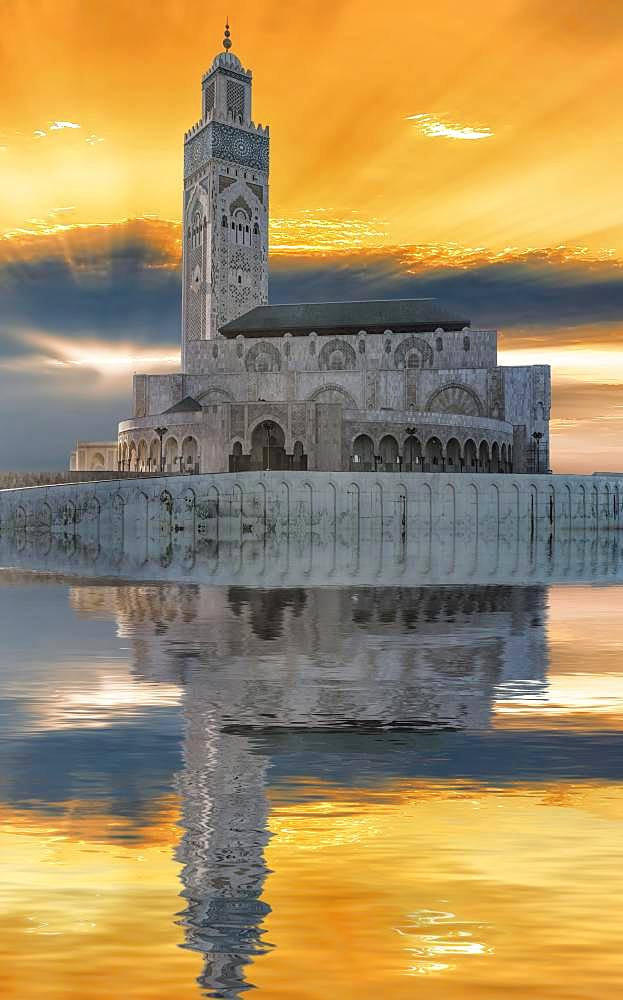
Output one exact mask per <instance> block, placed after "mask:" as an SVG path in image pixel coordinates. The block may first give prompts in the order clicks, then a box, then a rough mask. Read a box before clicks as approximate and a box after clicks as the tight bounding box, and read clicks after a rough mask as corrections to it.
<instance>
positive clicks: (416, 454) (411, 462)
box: [402, 434, 423, 472]
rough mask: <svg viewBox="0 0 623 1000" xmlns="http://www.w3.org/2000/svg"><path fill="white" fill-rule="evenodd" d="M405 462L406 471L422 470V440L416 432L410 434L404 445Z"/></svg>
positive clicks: (403, 464)
mask: <svg viewBox="0 0 623 1000" xmlns="http://www.w3.org/2000/svg"><path fill="white" fill-rule="evenodd" d="M402 456H403V463H402V467H403V469H404V470H405V472H422V470H423V464H422V442H421V441H420V439H419V438H418V437H416V435H415V434H410V435H409V436H408V437H407V438H406V439H405V442H404V445H403V447H402Z"/></svg>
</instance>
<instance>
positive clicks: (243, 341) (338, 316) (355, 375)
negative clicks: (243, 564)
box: [76, 29, 551, 474]
mask: <svg viewBox="0 0 623 1000" xmlns="http://www.w3.org/2000/svg"><path fill="white" fill-rule="evenodd" d="M252 83H253V81H252V73H251V71H250V70H247V69H245V68H244V67H243V66H242V64H241V62H240V60H239V59H238V58H237V56H235V55H234V54H233V53H232V52H231V38H230V35H229V29H227V30H226V33H225V40H224V51H223V52H221V53H220V54H219V55H217V56H216V58H215V59H214V61H213V63H212V65H211V67H210V69H209V70H208V71H207V72H206V73H205V74H204V76H203V79H202V87H201V101H202V104H201V118H200V120H199V121H198V122H197V123H196V124H195V125H193V126H192V128H191V129H190V130H189V131H188V132H187V133H186V135H185V137H184V206H183V241H182V242H183V261H182V286H183V287H182V303H183V307H182V365H181V371H180V372H179V373H175V374H165V375H162V374H158V375H148V374H139V375H135V377H134V394H133V395H134V398H133V415H132V417H131V419H129V420H124V421H123V422H122V423H121V424H120V425H119V433H118V441H117V456H116V459H117V465H118V468H119V469H120V470H121V471H124V472H132V471H134V472H146V473H148V472H152V473H153V472H166V473H169V474H171V473H178V474H179V473H197V472H227V471H231V472H244V471H259V470H292V471H296V470H310V471H349V470H350V471H352V472H375V471H384V472H390V471H396V472H401V471H402V472H443V471H445V472H468V473H475V472H500V473H507V472H508V473H510V472H513V473H521V472H546V471H548V468H549V412H550V398H551V397H550V370H549V367H548V366H545V365H533V366H501V365H499V364H498V358H497V332H496V331H495V330H483V329H477V328H473V327H472V325H471V322H470V320H469V319H468V318H467V317H465V316H463V315H459V314H458V313H456V312H454V311H452V310H449V309H447V308H445V307H444V306H443V305H442V304H441V303H439V302H438V301H437V300H435V299H409V300H385V301H357V302H315V303H302V304H294V305H292V304H269V302H268V277H269V275H268V234H269V151H270V135H269V129H268V127H264V126H262V125H256V124H255V123H254V121H253V117H252ZM83 453H84V455H85V456H87V455H88V454H89V452H88V447H87V446H84V452H83ZM76 454H78V453H76ZM98 456H99V453H98ZM100 457H101V456H100ZM76 464H79V463H76Z"/></svg>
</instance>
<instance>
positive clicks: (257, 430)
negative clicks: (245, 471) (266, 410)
mask: <svg viewBox="0 0 623 1000" xmlns="http://www.w3.org/2000/svg"><path fill="white" fill-rule="evenodd" d="M285 443H286V436H285V432H284V430H283V428H282V427H281V426H280V424H279V423H278V422H277V421H276V420H271V419H270V418H264V419H263V420H259V421H258V422H257V423H256V425H255V427H254V428H253V430H252V432H251V453H250V469H251V471H252V472H258V471H264V470H266V471H271V470H272V471H275V470H283V469H285V468H286V467H287V459H286V449H285Z"/></svg>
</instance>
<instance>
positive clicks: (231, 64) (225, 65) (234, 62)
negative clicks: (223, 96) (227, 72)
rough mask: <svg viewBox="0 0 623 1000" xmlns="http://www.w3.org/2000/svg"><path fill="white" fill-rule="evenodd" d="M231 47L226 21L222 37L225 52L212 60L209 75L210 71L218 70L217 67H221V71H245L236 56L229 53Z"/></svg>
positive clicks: (227, 22)
mask: <svg viewBox="0 0 623 1000" xmlns="http://www.w3.org/2000/svg"><path fill="white" fill-rule="evenodd" d="M232 45H233V42H232V40H231V31H230V30H229V19H228V20H227V21H226V22H225V35H224V37H223V48H224V49H225V51H224V52H219V54H218V55H217V56H216V57H215V58H214V60H213V62H212V65H211V66H210V69H209V72H210V73H211V72H212V70H214V69H218V68H219V67H221V68H222V69H237V70H239V71H240V72H242V73H244V72H245V69H244V67H243V65H242V63H241V62H240V60H239V58H238V56H235V55H234V54H233V52H230V51H229V50H230V49H231V47H232Z"/></svg>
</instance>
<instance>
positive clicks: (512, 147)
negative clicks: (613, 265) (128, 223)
mask: <svg viewBox="0 0 623 1000" xmlns="http://www.w3.org/2000/svg"><path fill="white" fill-rule="evenodd" d="M555 6H556V5H552V4H551V3H548V2H547V0H474V2H472V3H471V4H469V6H468V7H465V5H463V4H461V3H459V2H458V0H438V2H437V3H435V4H434V5H431V4H428V3H426V4H425V3H420V2H417V3H411V2H408V3H405V2H402V3H398V4H394V5H393V6H392V7H391V9H389V8H388V9H387V10H385V9H383V8H382V7H380V6H379V5H378V3H372V2H370V0H356V2H355V0H342V2H337V3H335V2H332V3H328V2H309V3H305V4H293V5H289V6H288V7H287V9H284V8H283V5H281V4H276V3H274V2H271V3H268V4H262V5H257V4H254V3H251V2H248V0H243V2H239V3H238V4H236V6H235V10H231V11H230V15H231V22H232V35H233V40H234V51H235V52H236V53H237V54H238V55H239V56H240V58H241V59H242V61H243V63H244V64H245V65H248V66H250V67H251V68H252V69H253V71H254V76H255V97H254V100H255V118H256V120H258V121H262V122H269V123H270V125H271V129H272V176H271V179H272V214H273V216H274V218H279V217H282V216H284V217H289V216H292V215H296V213H298V212H300V211H302V210H310V209H314V210H316V209H320V208H323V209H328V210H329V212H332V211H335V212H338V213H339V212H343V211H348V212H356V213H357V214H358V216H359V217H360V219H361V220H362V222H363V223H364V224H365V225H366V226H367V225H370V224H372V225H373V228H375V226H374V222H375V220H376V223H377V226H376V228H378V225H379V224H380V225H381V226H382V227H383V231H384V232H385V233H386V239H387V242H389V243H396V242H428V241H434V240H441V241H448V240H453V241H458V242H459V243H460V244H462V245H463V244H465V245H468V246H478V245H482V244H486V245H488V246H491V247H496V248H500V247H505V246H509V245H513V246H519V247H526V246H547V245H551V244H554V245H555V244H558V243H562V242H572V243H581V244H586V245H588V246H590V247H592V248H594V249H597V248H602V247H608V248H614V249H615V250H616V251H617V253H620V254H623V229H622V227H621V223H622V220H623V202H622V200H621V198H620V182H619V177H618V172H617V171H616V170H613V159H616V156H617V149H618V147H619V146H620V139H619V138H618V136H620V135H621V134H623V103H622V102H621V100H620V81H619V73H620V41H621V33H622V32H623V8H622V7H621V4H620V3H619V0H600V2H599V4H593V5H586V4H585V3H581V2H580V0H567V2H566V3H565V4H564V5H558V6H559V9H558V11H557V12H554V11H553V7H555ZM563 7H564V10H563V9H562V8H563ZM224 12H225V8H223V9H222V10H221V9H220V8H219V7H218V5H217V6H214V5H212V6H211V7H209V8H206V7H205V5H201V4H180V3H179V2H177V3H176V2H172V0H154V2H150V3H145V2H141V0H137V2H136V3H133V4H128V3H127V2H126V0H110V2H109V3H107V4H105V5H103V6H102V5H85V4H81V3H78V2H77V0H60V2H59V0H30V2H25V0H14V2H13V3H11V4H10V5H8V6H7V5H5V7H4V9H3V12H2V14H1V15H0V24H1V28H2V30H1V32H0V37H1V39H2V41H1V42H0V45H1V46H2V56H1V58H0V87H1V88H2V93H3V118H2V126H1V130H2V138H1V140H0V141H1V142H2V144H3V145H4V147H5V148H4V149H3V151H2V154H1V160H0V176H1V178H2V185H1V186H0V192H1V193H0V229H8V228H12V227H15V226H19V225H22V224H24V223H25V222H26V221H27V220H28V219H31V218H45V217H46V216H47V215H48V213H50V212H51V211H52V210H53V209H58V208H69V207H70V206H73V210H72V212H71V213H69V215H70V216H71V219H72V221H77V222H89V223H93V222H107V221H112V220H116V219H121V218H126V217H128V216H135V215H143V214H152V215H157V216H162V217H164V218H178V217H179V214H180V193H181V186H180V166H181V152H182V135H183V132H184V130H185V129H186V128H188V127H189V126H190V125H191V124H192V123H193V122H194V121H195V120H196V119H197V118H198V115H199V97H200V77H201V74H202V72H203V71H204V70H205V69H206V68H207V67H208V65H209V63H210V61H211V59H212V57H213V55H214V54H215V52H216V51H218V49H219V47H220V41H221V37H222V22H223V19H224ZM418 114H420V115H426V116H428V117H429V118H432V119H434V120H435V121H441V122H443V123H445V124H447V125H454V126H458V127H460V128H471V129H475V130H476V131H478V130H481V131H482V130H483V131H485V132H490V133H492V134H491V135H486V136H485V137H484V138H480V139H471V140H470V139H460V138H455V139H453V138H445V137H443V136H432V137H431V136H430V135H425V134H422V133H421V132H420V131H418V127H417V122H414V121H408V120H407V119H408V117H409V116H414V115H418ZM59 121H60V122H71V123H74V124H79V125H80V128H79V129H71V128H62V129H56V130H52V131H50V124H51V123H52V122H59ZM37 130H39V131H45V132H46V135H45V136H35V135H34V133H35V131H37ZM98 139H101V140H103V141H101V142H100V141H97V140H98ZM87 140H92V141H87Z"/></svg>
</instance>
